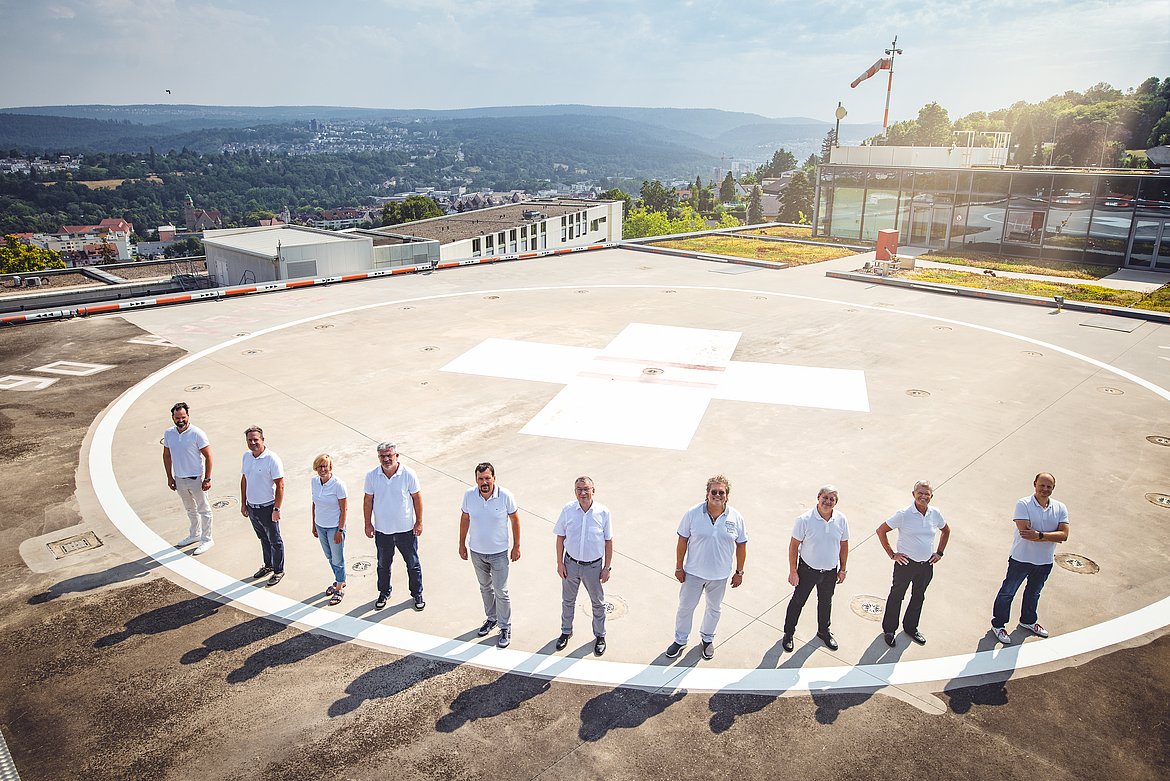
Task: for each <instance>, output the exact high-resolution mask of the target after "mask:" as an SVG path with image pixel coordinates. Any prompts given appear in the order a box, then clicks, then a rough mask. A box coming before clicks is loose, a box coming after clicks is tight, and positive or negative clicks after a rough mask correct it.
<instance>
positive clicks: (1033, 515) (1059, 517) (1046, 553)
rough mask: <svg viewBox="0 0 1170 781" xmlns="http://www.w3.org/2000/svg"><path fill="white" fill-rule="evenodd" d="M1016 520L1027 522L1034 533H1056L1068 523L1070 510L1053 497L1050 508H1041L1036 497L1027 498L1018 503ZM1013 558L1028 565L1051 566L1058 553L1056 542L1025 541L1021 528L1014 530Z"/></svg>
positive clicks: (1049, 499) (1049, 504)
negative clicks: (1062, 525)
mask: <svg viewBox="0 0 1170 781" xmlns="http://www.w3.org/2000/svg"><path fill="white" fill-rule="evenodd" d="M1012 518H1013V519H1015V520H1019V521H1022V520H1025V519H1026V520H1027V521H1028V524H1029V525H1030V526H1031V527H1032V529H1033V530H1034V531H1038V532H1044V533H1045V534H1047V533H1048V532H1054V531H1056V527H1057V526H1059V525H1060V524H1062V523H1068V508H1067V507H1065V506H1064V504H1062V503H1061V502H1058V501H1056V500H1055V499H1053V498H1052V497H1048V507H1041V506H1040V503H1039V502H1037V501H1036V495H1035V494H1033V495H1032V496H1026V497H1024V498H1023V499H1021V500H1020V501H1018V502H1016V512H1015V514H1014V515H1013V516H1012ZM1012 537H1013V540H1012V552H1011V557H1012V558H1013V559H1015V560H1016V561H1021V562H1024V563H1026V564H1041V565H1043V564H1051V563H1052V561H1053V556H1054V555H1055V553H1056V546H1057V544H1058V543H1055V542H1041V541H1040V540H1025V539H1024V538H1023V537H1021V536H1020V530H1019V528H1013V529H1012Z"/></svg>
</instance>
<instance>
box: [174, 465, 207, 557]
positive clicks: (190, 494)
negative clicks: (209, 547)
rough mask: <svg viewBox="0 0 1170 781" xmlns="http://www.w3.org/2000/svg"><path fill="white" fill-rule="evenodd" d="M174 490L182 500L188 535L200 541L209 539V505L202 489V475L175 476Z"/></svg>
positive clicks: (205, 493)
mask: <svg viewBox="0 0 1170 781" xmlns="http://www.w3.org/2000/svg"><path fill="white" fill-rule="evenodd" d="M175 491H176V492H178V494H179V498H180V499H182V500H183V507H185V508H186V510H187V519H188V520H189V521H190V530H189V531H188V536H191V537H198V538H199V541H200V542H210V541H211V505H210V504H209V503H208V501H207V492H206V491H204V490H203V478H202V477H176V478H175Z"/></svg>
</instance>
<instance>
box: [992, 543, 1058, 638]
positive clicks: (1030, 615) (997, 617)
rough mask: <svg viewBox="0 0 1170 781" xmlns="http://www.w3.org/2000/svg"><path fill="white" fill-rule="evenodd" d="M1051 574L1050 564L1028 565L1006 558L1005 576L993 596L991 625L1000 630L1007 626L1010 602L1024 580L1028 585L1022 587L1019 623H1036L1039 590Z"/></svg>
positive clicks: (1010, 607) (1010, 609)
mask: <svg viewBox="0 0 1170 781" xmlns="http://www.w3.org/2000/svg"><path fill="white" fill-rule="evenodd" d="M1051 573H1052V565H1051V564H1028V563H1027V562H1025V561H1016V560H1015V559H1013V558H1011V557H1008V569H1007V575H1006V576H1004V579H1003V585H1002V586H1000V587H999V593H998V594H996V595H995V606H994V607H993V608H992V610H991V625H992V626H994V627H999V628H1000V629H1002V628H1003V627H1004V626H1006V625H1007V622H1008V616H1009V615H1011V612H1012V600H1013V599H1015V598H1016V592H1017V591H1019V590H1020V586H1021V585H1023V583H1024V581H1025V580H1026V581H1028V585H1026V586H1024V599H1023V601H1022V602H1021V604H1020V623H1021V624H1034V623H1036V609H1037V607H1038V606H1039V605H1040V590H1041V589H1043V588H1044V582H1045V581H1046V580H1048V576H1049V575H1050V574H1051Z"/></svg>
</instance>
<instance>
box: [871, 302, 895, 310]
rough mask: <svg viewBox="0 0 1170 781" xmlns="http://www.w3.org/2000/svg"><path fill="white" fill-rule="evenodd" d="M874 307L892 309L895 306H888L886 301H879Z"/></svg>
mask: <svg viewBox="0 0 1170 781" xmlns="http://www.w3.org/2000/svg"><path fill="white" fill-rule="evenodd" d="M874 306H880V307H882V308H883V309H888V308H889V307H892V306H893V304H887V303H886V302H885V301H878V302H877V303H876V304H874Z"/></svg>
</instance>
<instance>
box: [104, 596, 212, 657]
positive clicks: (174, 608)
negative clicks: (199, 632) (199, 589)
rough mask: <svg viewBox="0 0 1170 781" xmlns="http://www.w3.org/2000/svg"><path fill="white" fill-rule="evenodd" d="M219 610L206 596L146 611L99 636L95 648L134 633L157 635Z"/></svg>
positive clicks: (121, 639)
mask: <svg viewBox="0 0 1170 781" xmlns="http://www.w3.org/2000/svg"><path fill="white" fill-rule="evenodd" d="M218 611H219V603H218V602H215V601H212V600H211V599H207V598H205V597H192V598H191V599H184V600H182V601H181V602H176V603H174V604H172V605H165V606H163V607H159V608H155V609H154V610H148V611H146V612H145V613H142V614H140V615H137V616H135V617H134V618H131V619H130V620H129V621H127V622H126V623H125V625H124V627H123V629H122V630H121V631H119V632H114V633H112V634H108V635H105V636H104V637H99V638H98V639H97V640H95V641H94V644H93V645H94V648H109V647H110V646H114V645H117V644H118V643H121V642H123V641H124V640H128V639H130V638H131V637H133V636H135V635H157V634H161V633H163V632H170V631H172V630H175V629H182V628H183V627H185V626H190V625H191V624H194V623H195V622H196V621H202V620H203V619H205V618H208V617H210V616H213V615H215V614H216V612H218Z"/></svg>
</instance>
